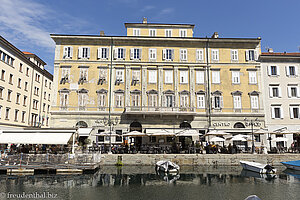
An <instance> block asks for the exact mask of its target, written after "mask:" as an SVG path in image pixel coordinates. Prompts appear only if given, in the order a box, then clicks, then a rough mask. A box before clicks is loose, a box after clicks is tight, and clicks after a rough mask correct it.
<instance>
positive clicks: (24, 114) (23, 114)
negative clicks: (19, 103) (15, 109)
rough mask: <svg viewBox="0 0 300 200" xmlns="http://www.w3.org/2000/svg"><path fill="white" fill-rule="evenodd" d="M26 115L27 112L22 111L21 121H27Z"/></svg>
mask: <svg viewBox="0 0 300 200" xmlns="http://www.w3.org/2000/svg"><path fill="white" fill-rule="evenodd" d="M25 116H26V112H25V111H23V112H22V121H21V122H25Z"/></svg>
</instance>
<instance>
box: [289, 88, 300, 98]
mask: <svg viewBox="0 0 300 200" xmlns="http://www.w3.org/2000/svg"><path fill="white" fill-rule="evenodd" d="M288 97H290V98H291V97H295V98H297V97H300V94H299V87H298V86H297V85H289V86H288Z"/></svg>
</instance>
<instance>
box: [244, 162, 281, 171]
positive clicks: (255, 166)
mask: <svg viewBox="0 0 300 200" xmlns="http://www.w3.org/2000/svg"><path fill="white" fill-rule="evenodd" d="M240 163H241V165H242V167H243V168H244V169H246V170H250V171H254V172H257V173H260V174H274V173H276V169H275V168H274V167H272V166H271V165H269V164H261V163H257V162H249V161H242V160H241V161H240Z"/></svg>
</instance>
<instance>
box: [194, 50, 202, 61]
mask: <svg viewBox="0 0 300 200" xmlns="http://www.w3.org/2000/svg"><path fill="white" fill-rule="evenodd" d="M196 60H197V61H203V60H204V54H203V49H197V50H196Z"/></svg>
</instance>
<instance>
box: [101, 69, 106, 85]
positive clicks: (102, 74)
mask: <svg viewBox="0 0 300 200" xmlns="http://www.w3.org/2000/svg"><path fill="white" fill-rule="evenodd" d="M106 77H107V69H106V68H100V69H99V81H103V82H104V81H105V80H106Z"/></svg>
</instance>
